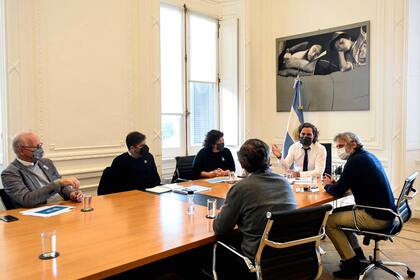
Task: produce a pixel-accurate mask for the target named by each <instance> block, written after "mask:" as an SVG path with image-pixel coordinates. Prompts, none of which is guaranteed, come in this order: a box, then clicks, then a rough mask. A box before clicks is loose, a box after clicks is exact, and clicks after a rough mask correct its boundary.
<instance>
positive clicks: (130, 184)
mask: <svg viewBox="0 0 420 280" xmlns="http://www.w3.org/2000/svg"><path fill="white" fill-rule="evenodd" d="M125 140H126V141H125V142H126V144H127V148H128V152H125V153H123V154H121V155H119V156H117V157H116V158H115V159H114V160H113V161H112V164H111V173H112V182H113V184H112V185H113V190H112V192H123V191H129V190H145V189H146V188H152V187H155V186H157V185H159V184H160V177H159V174H158V172H157V168H156V164H155V159H154V157H153V155H152V154H151V153H149V147H148V146H147V145H146V136H145V135H144V134H142V133H140V132H138V131H134V132H130V133H129V134H128V135H127V137H126V139H125Z"/></svg>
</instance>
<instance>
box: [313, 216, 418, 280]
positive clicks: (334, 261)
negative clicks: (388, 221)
mask: <svg viewBox="0 0 420 280" xmlns="http://www.w3.org/2000/svg"><path fill="white" fill-rule="evenodd" d="M360 244H362V242H360ZM321 247H322V248H323V249H324V250H325V251H326V252H327V253H326V254H325V255H323V256H322V262H323V265H324V266H323V267H324V272H323V274H322V276H321V278H320V279H323V280H327V279H328V280H329V279H336V278H334V277H333V276H332V272H333V271H336V270H338V262H339V259H340V257H339V255H338V253H337V251H336V250H335V249H334V246H333V244H332V243H331V241H330V240H329V239H328V238H326V239H325V240H324V241H322V243H321ZM379 247H380V248H381V253H382V254H381V258H382V259H383V260H391V261H399V262H403V263H406V264H407V265H408V266H409V267H410V268H411V270H414V271H415V272H416V274H417V275H416V278H417V279H420V219H411V220H410V221H409V222H408V223H407V224H405V225H404V229H403V231H402V232H401V233H400V234H399V235H398V236H397V237H396V238H395V239H394V243H391V242H381V243H380V245H379ZM363 250H364V252H365V255H366V256H367V255H368V254H369V255H372V252H373V242H371V245H370V246H369V247H366V246H363ZM392 269H393V270H395V271H397V272H399V273H400V274H401V275H402V276H403V277H404V279H412V278H409V277H408V276H407V273H406V270H405V269H401V268H398V267H393V268H392ZM365 279H369V280H373V279H375V280H387V279H393V280H394V279H396V278H395V277H393V276H392V275H390V274H388V273H385V272H383V271H382V270H380V269H376V270H375V271H372V272H370V273H369V274H368V275H367V276H366V277H365Z"/></svg>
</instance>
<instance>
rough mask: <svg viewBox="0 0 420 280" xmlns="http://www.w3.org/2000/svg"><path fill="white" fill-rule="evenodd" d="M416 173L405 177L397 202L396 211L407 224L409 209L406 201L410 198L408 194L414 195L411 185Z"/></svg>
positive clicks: (414, 191)
mask: <svg viewBox="0 0 420 280" xmlns="http://www.w3.org/2000/svg"><path fill="white" fill-rule="evenodd" d="M417 175H418V172H414V173H413V174H411V175H410V176H408V177H407V179H405V181H404V186H403V187H402V190H401V193H400V195H399V197H398V200H397V205H396V207H397V211H398V213H399V214H400V216H401V219H402V220H403V222H404V223H405V222H407V221H408V220H409V219H410V218H411V208H410V205H409V204H408V200H409V199H410V198H411V196H410V193H411V192H413V193H414V194H415V193H416V189H414V187H413V184H414V181H415V180H416V177H417Z"/></svg>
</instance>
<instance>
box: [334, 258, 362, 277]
mask: <svg viewBox="0 0 420 280" xmlns="http://www.w3.org/2000/svg"><path fill="white" fill-rule="evenodd" d="M340 268H341V269H340V270H338V271H334V272H333V275H334V277H336V278H340V279H348V278H355V277H356V276H358V275H359V273H360V271H361V268H362V266H361V264H360V261H359V259H358V258H357V256H354V257H353V258H351V259H348V260H345V261H344V262H343V263H342V264H341V267H340Z"/></svg>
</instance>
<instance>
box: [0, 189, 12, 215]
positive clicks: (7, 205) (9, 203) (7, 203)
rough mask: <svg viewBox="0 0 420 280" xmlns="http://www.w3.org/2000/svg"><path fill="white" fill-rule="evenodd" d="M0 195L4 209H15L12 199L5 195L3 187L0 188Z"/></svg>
mask: <svg viewBox="0 0 420 280" xmlns="http://www.w3.org/2000/svg"><path fill="white" fill-rule="evenodd" d="M0 197H1V201H2V202H3V205H4V208H6V210H12V209H16V207H15V205H14V204H13V202H12V200H11V199H10V197H9V196H8V195H7V193H6V191H5V190H4V189H0Z"/></svg>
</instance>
